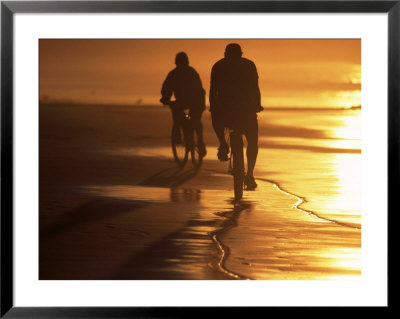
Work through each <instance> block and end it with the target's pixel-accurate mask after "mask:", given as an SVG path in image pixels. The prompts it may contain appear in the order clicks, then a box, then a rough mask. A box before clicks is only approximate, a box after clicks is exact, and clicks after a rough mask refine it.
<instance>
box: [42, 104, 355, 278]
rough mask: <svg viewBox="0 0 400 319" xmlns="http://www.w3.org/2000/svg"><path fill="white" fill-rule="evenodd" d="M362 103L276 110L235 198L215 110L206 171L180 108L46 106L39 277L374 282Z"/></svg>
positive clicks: (264, 122)
mask: <svg viewBox="0 0 400 319" xmlns="http://www.w3.org/2000/svg"><path fill="white" fill-rule="evenodd" d="M360 112H361V110H359V109H353V110H351V109H349V110H341V109H339V110H334V109H325V110H321V109H314V110H309V109H286V110H281V109H277V108H270V109H268V108H266V109H265V110H264V111H263V112H262V113H260V114H259V147H260V149H259V155H258V161H257V165H256V169H255V177H256V182H257V184H258V187H257V189H256V190H255V191H246V192H245V193H244V197H243V201H242V204H241V205H240V206H239V207H234V206H233V205H232V199H233V180H232V176H231V175H230V174H229V173H228V164H227V162H219V161H218V159H217V156H216V154H217V146H218V145H217V139H216V137H215V134H214V131H213V129H212V126H211V120H210V113H209V112H208V111H205V112H204V114H203V125H204V139H205V143H206V146H207V150H208V154H207V156H206V157H205V158H204V161H203V165H202V167H201V169H200V170H199V171H197V172H196V171H194V170H193V168H192V164H191V162H190V161H188V163H187V164H186V166H185V168H183V169H182V170H179V169H178V167H177V165H176V163H175V162H174V160H173V157H172V151H171V147H170V132H171V127H172V118H171V115H170V110H169V109H168V108H167V107H163V106H145V105H140V106H129V105H74V104H67V103H65V104H44V103H41V104H40V106H39V279H41V280H237V279H239V280H241V279H243V280H246V279H250V280H320V279H324V280H325V279H332V280H334V279H360V278H361V204H360V202H361V195H360V190H361V187H360V183H361V169H360V163H361V141H360V134H361V132H360Z"/></svg>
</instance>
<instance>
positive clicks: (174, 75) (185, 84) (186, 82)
mask: <svg viewBox="0 0 400 319" xmlns="http://www.w3.org/2000/svg"><path fill="white" fill-rule="evenodd" d="M175 64H176V68H175V69H173V70H172V71H171V72H169V73H168V75H167V77H166V79H165V81H164V83H163V85H162V88H161V96H162V97H161V99H160V102H161V103H163V104H164V105H167V104H169V103H170V101H171V96H172V94H174V96H175V100H176V103H175V105H174V107H171V110H172V117H173V121H174V123H176V122H177V121H179V118H181V116H182V114H183V112H184V110H186V109H189V115H190V117H191V119H192V121H193V126H194V129H195V130H196V132H197V136H198V139H199V140H198V143H199V152H200V156H202V157H203V156H205V155H206V153H207V151H206V147H205V144H204V140H203V126H202V123H201V115H202V114H203V111H204V110H205V90H204V89H203V86H202V83H201V79H200V76H199V74H198V73H197V72H196V70H195V69H194V68H193V67H191V66H190V65H189V58H188V56H187V54H186V53H185V52H179V53H177V54H176V57H175Z"/></svg>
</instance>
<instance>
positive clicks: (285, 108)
mask: <svg viewBox="0 0 400 319" xmlns="http://www.w3.org/2000/svg"><path fill="white" fill-rule="evenodd" d="M39 105H47V106H49V105H54V106H58V105H60V106H67V105H68V106H89V107H94V106H101V107H138V108H146V107H147V108H148V107H153V108H154V107H157V108H159V107H163V105H161V103H160V104H158V105H157V104H111V103H85V102H68V101H57V102H56V101H54V102H51V101H39ZM206 110H207V111H208V110H209V106H208V105H207V106H206ZM348 110H361V105H354V106H351V107H344V106H338V107H323V106H321V107H303V106H298V107H297V106H264V111H263V112H265V111H348Z"/></svg>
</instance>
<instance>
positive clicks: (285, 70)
mask: <svg viewBox="0 0 400 319" xmlns="http://www.w3.org/2000/svg"><path fill="white" fill-rule="evenodd" d="M229 42H231V41H230V40H224V39H221V40H135V39H126V40H40V98H41V100H42V101H50V102H53V101H61V102H63V101H67V102H80V103H82V102H83V103H101V104H110V103H111V104H138V103H140V104H158V103H159V102H158V100H159V98H160V96H159V92H160V87H161V84H162V81H163V80H164V78H165V76H166V74H167V73H168V71H169V70H170V69H172V68H173V67H174V58H175V54H176V53H177V52H180V51H185V52H186V53H187V54H188V56H189V61H190V64H191V65H192V66H193V67H194V68H195V69H196V70H197V71H198V72H199V74H200V77H201V79H202V82H203V86H204V88H205V89H206V91H207V93H208V90H209V79H210V71H211V67H212V65H213V63H215V62H216V61H218V60H219V59H221V58H222V57H223V54H224V48H225V46H226V44H228V43H229ZM237 42H239V43H240V44H241V46H242V49H243V51H244V54H243V56H244V57H247V58H249V59H251V60H253V61H254V62H255V63H256V66H257V68H258V73H259V82H260V90H261V96H262V103H263V105H264V106H265V107H275V106H277V107H351V106H357V105H360V104H361V93H360V92H361V54H360V49H361V41H360V40H349V39H346V40H308V39H307V40H301V39H299V40H292V39H288V40H272V39H271V40H261V39H260V40H240V41H237Z"/></svg>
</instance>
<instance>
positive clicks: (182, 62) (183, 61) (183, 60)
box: [175, 52, 189, 67]
mask: <svg viewBox="0 0 400 319" xmlns="http://www.w3.org/2000/svg"><path fill="white" fill-rule="evenodd" d="M175 64H176V66H177V67H182V66H188V65H189V58H188V56H187V54H186V53H185V52H179V53H178V54H177V55H176V57H175Z"/></svg>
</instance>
